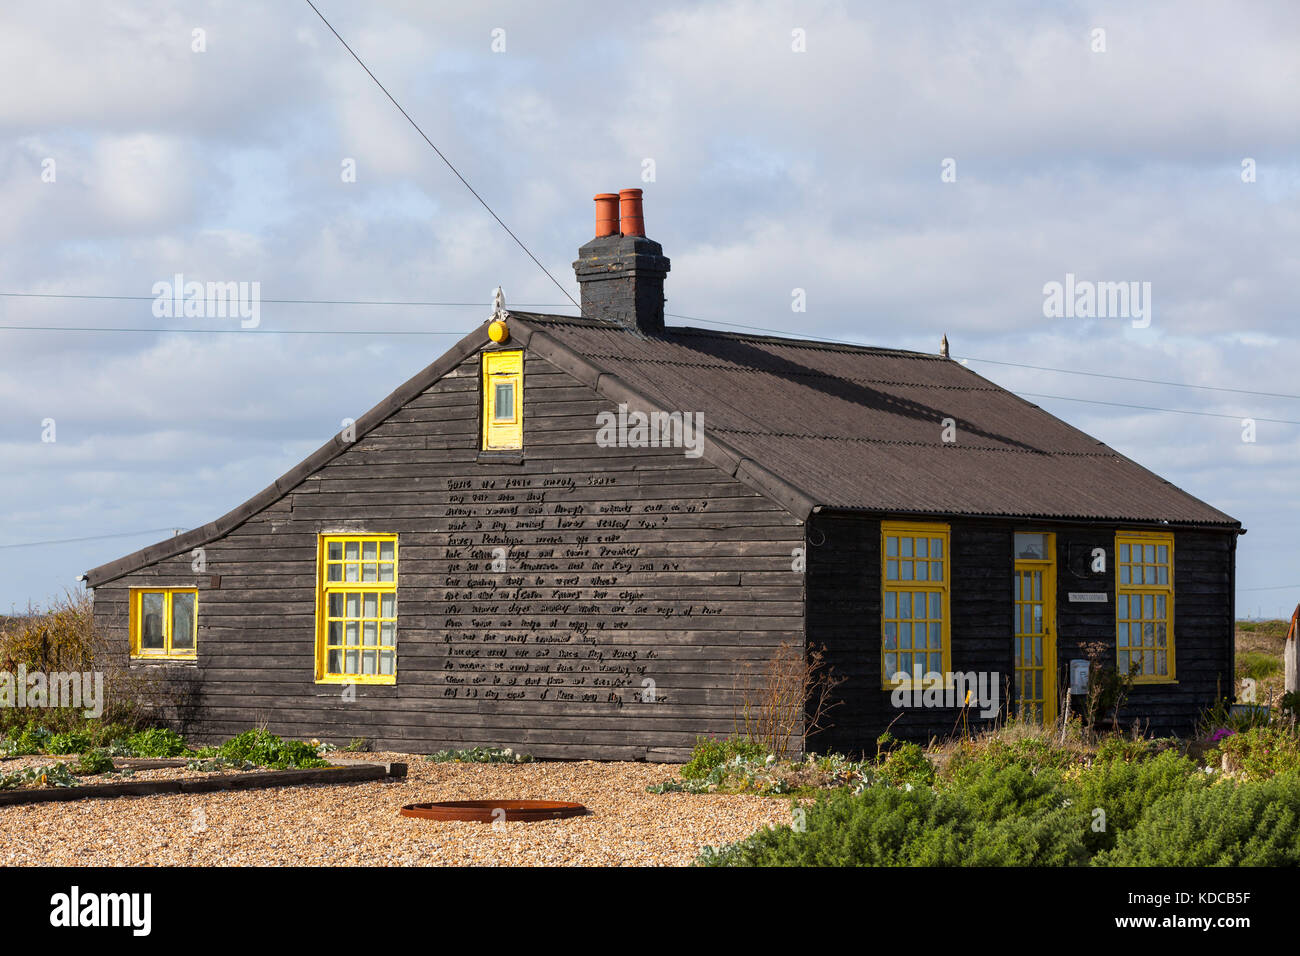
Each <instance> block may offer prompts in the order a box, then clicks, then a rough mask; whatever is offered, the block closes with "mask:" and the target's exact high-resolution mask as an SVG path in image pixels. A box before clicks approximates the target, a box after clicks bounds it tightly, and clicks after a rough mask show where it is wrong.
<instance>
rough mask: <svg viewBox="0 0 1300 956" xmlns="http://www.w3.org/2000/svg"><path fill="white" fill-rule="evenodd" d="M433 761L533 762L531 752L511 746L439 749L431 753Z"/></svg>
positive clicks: (429, 758)
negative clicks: (524, 751)
mask: <svg viewBox="0 0 1300 956" xmlns="http://www.w3.org/2000/svg"><path fill="white" fill-rule="evenodd" d="M427 759H428V760H430V761H432V762H433V763H531V762H532V759H533V758H532V755H531V754H522V753H515V752H514V751H513V750H511V749H510V748H509V747H506V748H505V749H504V750H502V749H501V748H499V747H471V748H469V749H467V750H439V751H438V752H437V753H434V754H429V756H428V758H427Z"/></svg>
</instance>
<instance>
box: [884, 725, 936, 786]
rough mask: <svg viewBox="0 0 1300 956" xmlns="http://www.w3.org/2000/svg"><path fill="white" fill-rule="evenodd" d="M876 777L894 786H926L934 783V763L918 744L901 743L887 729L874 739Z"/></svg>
mask: <svg viewBox="0 0 1300 956" xmlns="http://www.w3.org/2000/svg"><path fill="white" fill-rule="evenodd" d="M876 746H877V748H878V752H877V755H876V768H875V775H876V779H877V780H879V781H880V782H881V783H887V784H891V785H893V786H895V787H903V786H912V787H928V786H930V784H932V783H934V765H933V764H931V763H930V761H929V760H927V759H926V758H925V751H924V750H922V749H921V748H920V746H919V745H918V744H914V743H903V742H900V741H897V740H895V739H894V737H893V735H892V734H890V733H889V732H888V731H886V732H885V733H883V734H881V735H880V737H879V738H878V739H877V740H876Z"/></svg>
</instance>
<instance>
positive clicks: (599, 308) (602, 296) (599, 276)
mask: <svg viewBox="0 0 1300 956" xmlns="http://www.w3.org/2000/svg"><path fill="white" fill-rule="evenodd" d="M595 198H596V238H594V239H592V240H591V241H590V242H588V243H587V244H586V245H584V246H583V247H582V248H581V249H579V250H578V260H577V261H576V262H574V264H573V271H574V272H575V273H576V274H577V278H578V286H579V288H580V289H581V290H582V314H583V315H584V316H586V317H587V318H591V319H604V320H606V321H609V322H617V323H618V324H620V325H622V326H624V327H625V328H628V329H632V330H634V331H637V332H640V333H641V334H643V335H657V334H660V333H662V332H663V330H664V276H666V275H667V274H668V269H669V262H668V259H667V258H666V257H665V256H664V250H663V247H662V246H661V245H659V243H657V242H654V241H653V240H650V239H647V238H646V235H645V214H644V212H643V210H642V205H641V190H640V189H623V190H620V191H619V193H618V194H617V195H615V194H614V193H600V194H599V195H597V196H596V197H595Z"/></svg>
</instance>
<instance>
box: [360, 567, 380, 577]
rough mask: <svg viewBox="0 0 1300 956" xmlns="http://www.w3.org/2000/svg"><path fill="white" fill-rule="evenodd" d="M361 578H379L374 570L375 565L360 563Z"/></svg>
mask: <svg viewBox="0 0 1300 956" xmlns="http://www.w3.org/2000/svg"><path fill="white" fill-rule="evenodd" d="M361 580H362V581H377V580H379V573H378V572H377V571H376V570H375V565H373V564H363V565H361Z"/></svg>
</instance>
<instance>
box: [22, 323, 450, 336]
mask: <svg viewBox="0 0 1300 956" xmlns="http://www.w3.org/2000/svg"><path fill="white" fill-rule="evenodd" d="M0 331H10V332H14V331H20V332H197V333H200V334H203V335H229V334H244V335H462V336H463V335H464V334H465V332H464V330H463V329H462V330H461V331H459V332H439V331H434V330H429V329H146V328H123V327H121V326H75V325H0Z"/></svg>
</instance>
